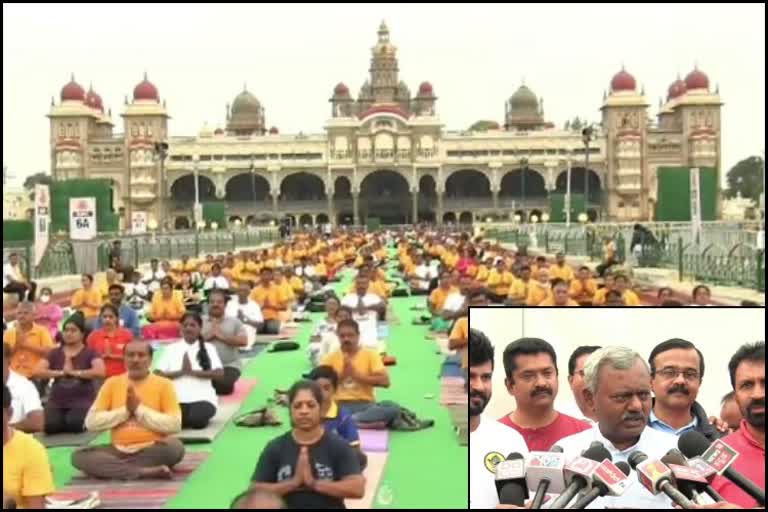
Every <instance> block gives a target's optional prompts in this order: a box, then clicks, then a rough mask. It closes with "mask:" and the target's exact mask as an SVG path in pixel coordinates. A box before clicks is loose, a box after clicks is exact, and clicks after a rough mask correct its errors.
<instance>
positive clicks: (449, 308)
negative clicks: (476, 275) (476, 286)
mask: <svg viewBox="0 0 768 512" xmlns="http://www.w3.org/2000/svg"><path fill="white" fill-rule="evenodd" d="M472 284H473V280H472V277H471V276H469V275H466V274H465V275H462V276H461V277H459V289H458V291H455V292H453V293H451V294H450V295H448V297H446V299H445V302H444V303H443V312H442V315H443V318H444V319H446V320H455V319H457V318H459V317H462V316H467V313H466V309H467V296H468V295H469V291H470V290H471V289H472Z"/></svg>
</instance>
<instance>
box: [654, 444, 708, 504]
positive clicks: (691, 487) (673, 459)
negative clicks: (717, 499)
mask: <svg viewBox="0 0 768 512" xmlns="http://www.w3.org/2000/svg"><path fill="white" fill-rule="evenodd" d="M675 451H677V450H675ZM671 452H672V450H670V451H669V452H667V454H666V455H664V456H663V457H662V458H661V462H662V463H664V464H665V465H666V466H667V467H668V468H669V469H670V470H672V475H674V480H675V484H676V486H677V489H678V490H679V491H680V492H681V493H683V496H685V497H686V498H688V499H689V500H691V501H692V502H694V503H701V500H700V499H699V490H700V489H701V487H700V486H703V485H706V483H707V480H706V479H705V478H704V477H703V476H701V475H699V473H698V471H696V470H695V469H693V468H689V467H688V465H687V464H686V463H685V459H684V458H682V454H681V456H680V457H677V456H676V455H675V454H673V453H671ZM681 459H682V460H681Z"/></svg>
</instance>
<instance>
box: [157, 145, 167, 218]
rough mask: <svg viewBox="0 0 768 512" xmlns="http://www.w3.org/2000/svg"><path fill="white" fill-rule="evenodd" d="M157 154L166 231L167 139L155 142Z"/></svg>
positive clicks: (160, 196)
mask: <svg viewBox="0 0 768 512" xmlns="http://www.w3.org/2000/svg"><path fill="white" fill-rule="evenodd" d="M155 155H156V156H157V158H158V159H159V160H160V179H159V180H157V181H158V184H159V187H160V194H159V195H158V197H159V199H160V219H161V222H160V230H161V231H165V228H166V226H167V225H168V205H167V204H166V198H165V189H166V183H165V158H166V157H167V156H168V143H167V142H165V141H158V142H155Z"/></svg>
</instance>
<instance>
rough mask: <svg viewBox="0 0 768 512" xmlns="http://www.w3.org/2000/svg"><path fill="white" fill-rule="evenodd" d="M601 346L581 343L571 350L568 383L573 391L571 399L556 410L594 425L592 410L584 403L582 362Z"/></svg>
mask: <svg viewBox="0 0 768 512" xmlns="http://www.w3.org/2000/svg"><path fill="white" fill-rule="evenodd" d="M600 348H601V347H599V346H597V345H582V346H581V347H577V348H576V350H574V351H573V353H572V354H571V357H570V358H569V359H568V385H569V386H570V387H571V392H572V393H573V400H569V401H568V402H566V403H565V404H563V406H562V407H559V408H558V410H559V411H560V412H562V413H564V414H567V415H569V416H573V417H574V418H578V419H580V420H584V421H586V422H587V423H591V424H592V425H594V424H595V423H597V421H596V419H595V413H594V411H591V410H589V408H588V407H587V404H586V403H584V392H583V390H584V387H585V384H584V363H586V362H587V359H589V356H590V355H592V353H594V352H595V351H597V350H599V349H600Z"/></svg>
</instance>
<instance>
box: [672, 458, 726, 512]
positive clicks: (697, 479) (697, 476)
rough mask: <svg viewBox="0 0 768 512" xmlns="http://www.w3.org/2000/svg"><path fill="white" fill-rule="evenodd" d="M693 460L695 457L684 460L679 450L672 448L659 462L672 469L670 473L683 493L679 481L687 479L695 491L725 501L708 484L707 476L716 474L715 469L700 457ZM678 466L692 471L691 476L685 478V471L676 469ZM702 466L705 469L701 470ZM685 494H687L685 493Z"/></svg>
mask: <svg viewBox="0 0 768 512" xmlns="http://www.w3.org/2000/svg"><path fill="white" fill-rule="evenodd" d="M694 460H695V459H691V460H685V456H684V455H683V454H682V453H681V452H680V450H677V449H675V448H673V449H671V450H669V451H668V452H667V454H666V455H665V456H664V457H662V459H661V462H663V463H665V464H666V465H667V466H669V468H670V469H671V470H672V473H674V475H675V478H676V479H677V481H678V487H679V488H680V491H681V492H682V493H683V494H686V493H685V491H684V490H683V488H682V487H681V485H680V481H686V480H687V481H688V482H692V483H693V486H694V489H695V490H696V491H698V492H702V491H703V492H706V493H707V494H708V495H709V496H710V497H711V498H712V499H713V500H715V501H725V499H724V498H723V497H722V496H720V494H719V493H718V492H717V491H716V490H715V489H713V488H712V486H711V485H709V477H710V476H714V475H716V474H717V471H715V470H714V469H713V468H712V467H710V466H709V465H708V464H707V463H706V462H704V461H703V460H701V459H698V461H696V462H695V463H694ZM679 466H682V467H685V468H686V469H687V470H688V471H691V472H693V474H692V475H691V476H692V477H693V478H687V476H688V475H687V474H686V472H685V471H682V472H681V471H680V470H679V469H678V467H679ZM704 467H706V469H705V470H702V468H704ZM686 496H688V495H687V494H686Z"/></svg>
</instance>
